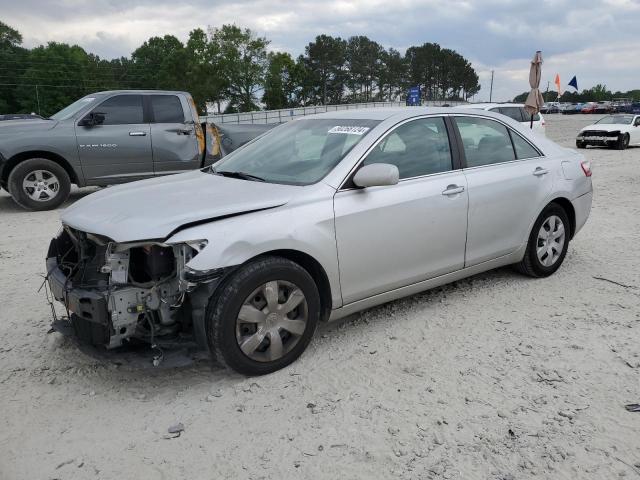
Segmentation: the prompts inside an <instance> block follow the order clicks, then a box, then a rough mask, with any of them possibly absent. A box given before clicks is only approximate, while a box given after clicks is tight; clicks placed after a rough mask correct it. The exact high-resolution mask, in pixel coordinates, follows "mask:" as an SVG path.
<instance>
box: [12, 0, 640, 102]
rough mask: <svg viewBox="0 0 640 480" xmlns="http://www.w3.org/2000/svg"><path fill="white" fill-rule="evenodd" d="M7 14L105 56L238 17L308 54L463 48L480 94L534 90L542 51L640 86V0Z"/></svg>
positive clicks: (132, 6) (147, 5)
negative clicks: (347, 45) (323, 39)
mask: <svg viewBox="0 0 640 480" xmlns="http://www.w3.org/2000/svg"><path fill="white" fill-rule="evenodd" d="M0 7H1V8H0V20H1V21H3V22H5V23H7V24H9V25H11V26H13V27H14V28H17V29H18V30H19V31H20V32H21V33H22V34H23V36H24V45H25V46H27V47H32V46H36V45H39V44H42V43H46V42H48V41H52V40H55V41H60V42H68V43H76V44H78V45H80V46H82V47H84V48H85V49H86V50H87V51H90V52H93V53H96V54H98V55H100V56H101V57H104V58H112V57H119V56H126V55H129V54H130V53H131V52H132V51H133V50H134V49H135V48H136V47H137V46H139V45H140V44H141V43H142V42H143V41H144V40H146V39H147V38H149V37H150V36H153V35H164V34H167V33H169V34H173V35H175V36H177V37H178V38H180V39H182V40H184V39H186V37H187V35H188V33H189V31H190V30H192V29H193V28H196V27H202V28H206V27H207V26H214V27H215V26H220V25H222V24H224V23H235V24H237V25H240V26H246V27H249V28H251V29H253V30H254V31H255V32H256V33H258V34H259V35H261V36H266V37H267V38H268V39H270V40H271V45H270V48H271V49H273V50H284V51H288V52H289V53H291V54H292V55H298V54H300V53H302V52H303V51H304V46H305V45H306V44H307V43H308V42H309V41H311V40H313V38H314V37H315V36H316V35H318V34H321V33H325V34H329V35H335V36H342V37H349V36H351V35H367V36H368V37H370V38H371V39H373V40H376V41H378V42H379V43H381V44H383V45H384V46H385V47H394V48H396V49H399V50H401V51H404V49H406V48H407V47H409V46H411V45H419V44H422V43H424V42H436V43H439V44H440V45H442V46H444V47H447V48H452V49H454V50H457V51H458V52H460V53H461V54H462V55H464V56H465V57H466V58H468V59H469V60H470V61H471V62H472V63H473V66H474V68H475V69H476V71H477V72H478V74H479V76H480V81H481V84H482V90H481V92H480V93H479V94H478V95H477V96H476V98H475V100H488V98H489V83H490V77H491V70H494V71H495V80H494V90H493V98H494V100H508V99H511V98H512V97H513V96H514V95H516V94H518V93H520V92H523V91H525V90H526V89H527V88H528V83H527V75H528V69H529V61H530V59H531V57H532V56H533V54H534V52H535V51H536V50H542V52H543V57H544V60H545V63H544V65H543V81H542V84H543V85H541V86H542V87H543V88H546V82H547V81H550V82H551V88H553V79H554V77H555V74H556V73H559V74H560V77H561V79H562V83H563V84H566V83H567V82H568V81H569V80H570V78H571V77H572V76H573V75H577V77H578V83H579V87H580V88H581V89H582V88H588V87H591V86H593V85H595V84H596V83H604V84H606V85H607V86H608V87H609V88H610V89H612V90H623V91H624V90H628V89H632V88H640V37H639V34H640V27H639V26H640V0H580V2H578V1H576V0H538V1H528V0H393V1H388V0H384V1H383V0H367V1H361V0H350V1H347V0H298V1H289V0H215V1H205V0H193V1H190V2H178V1H176V0H127V1H123V0H20V1H14V0H0Z"/></svg>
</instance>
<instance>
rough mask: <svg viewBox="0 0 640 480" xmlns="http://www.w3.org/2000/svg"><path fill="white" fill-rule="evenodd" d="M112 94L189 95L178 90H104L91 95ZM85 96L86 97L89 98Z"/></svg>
mask: <svg viewBox="0 0 640 480" xmlns="http://www.w3.org/2000/svg"><path fill="white" fill-rule="evenodd" d="M113 93H137V94H150V93H156V94H164V95H176V94H180V93H181V94H184V95H189V93H188V92H183V91H180V90H104V91H102V92H94V93H92V94H91V95H111V94H113ZM91 95H87V96H91Z"/></svg>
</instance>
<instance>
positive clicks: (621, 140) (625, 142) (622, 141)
mask: <svg viewBox="0 0 640 480" xmlns="http://www.w3.org/2000/svg"><path fill="white" fill-rule="evenodd" d="M628 146H629V134H628V133H625V134H624V135H620V136H619V137H618V142H617V143H616V149H617V150H625V149H626V148H627V147H628Z"/></svg>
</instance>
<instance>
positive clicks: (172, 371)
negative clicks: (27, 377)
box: [55, 267, 528, 394]
mask: <svg viewBox="0 0 640 480" xmlns="http://www.w3.org/2000/svg"><path fill="white" fill-rule="evenodd" d="M514 280H518V281H527V280H528V278H527V277H524V276H522V275H521V274H518V273H517V272H515V271H514V270H513V269H511V268H509V267H503V268H499V269H497V270H491V271H488V272H484V273H479V274H477V275H474V276H472V277H468V278H465V279H462V280H459V281H457V282H453V283H450V284H447V285H443V286H441V287H437V288H434V289H431V290H427V291H424V292H421V293H417V294H415V295H410V296H408V297H404V298H401V299H398V300H394V301H391V302H388V303H385V304H383V305H380V306H377V307H373V308H370V309H367V310H363V311H361V312H357V313H354V314H352V315H349V316H347V317H345V318H343V319H340V320H337V321H334V322H324V323H322V324H320V325H319V326H318V329H317V331H316V334H315V336H316V338H319V337H320V336H322V338H323V342H326V343H331V341H332V340H331V339H332V338H335V339H336V341H337V337H338V336H342V335H344V334H345V332H348V334H349V335H353V336H354V339H356V338H358V335H359V332H360V330H362V329H365V328H371V325H375V324H377V323H381V322H389V321H392V317H393V316H395V314H397V313H398V312H409V311H415V310H416V309H421V308H424V307H427V306H429V305H430V304H438V303H440V302H441V301H442V300H443V299H445V298H446V297H447V296H449V295H454V294H456V293H459V292H469V291H472V290H474V289H478V288H480V289H482V288H493V287H494V286H495V284H496V282H499V283H504V282H506V283H510V282H512V281H514ZM56 343H57V345H56V347H55V348H58V349H60V350H61V351H62V352H60V353H62V356H63V357H64V358H63V359H59V362H60V361H61V362H62V363H65V362H66V361H69V362H70V363H72V364H73V363H75V362H74V359H77V356H78V355H87V354H89V357H90V358H92V359H93V360H95V362H96V363H94V366H96V367H97V366H102V367H104V368H106V369H112V372H111V374H109V375H100V377H99V379H98V378H97V379H96V380H97V381H100V382H101V383H103V386H105V385H104V384H107V383H112V384H113V386H114V387H115V386H117V385H119V384H120V382H127V383H132V384H135V383H137V382H141V381H144V382H145V385H146V388H149V387H150V386H151V387H153V388H154V389H155V392H156V393H157V394H159V393H162V392H164V391H168V390H171V391H176V390H181V389H185V388H189V387H193V386H194V385H196V384H202V383H203V382H204V383H206V384H208V385H211V386H214V387H216V388H219V389H221V391H224V390H225V389H226V388H233V387H234V385H237V384H238V383H243V382H244V383H246V382H251V381H252V380H251V379H252V377H246V376H244V375H241V374H238V373H236V372H234V371H232V370H228V369H226V368H224V367H222V366H221V365H220V364H218V363H216V362H214V361H212V360H211V359H210V358H209V357H208V355H207V354H206V353H204V354H199V355H194V356H193V358H192V359H191V361H186V360H185V357H184V356H181V354H180V353H178V354H176V355H177V357H174V358H171V356H172V355H174V353H169V352H166V351H165V352H164V355H165V361H166V363H161V364H160V365H159V366H158V367H154V366H153V358H154V356H157V354H158V351H154V350H153V349H151V348H149V347H140V350H138V351H137V352H133V351H131V350H129V351H127V352H123V353H125V354H124V355H118V352H117V351H114V352H111V353H110V354H109V358H107V357H103V358H99V356H98V357H97V356H95V355H92V354H90V352H88V351H86V350H84V349H81V350H83V352H82V353H81V352H80V351H79V350H78V346H77V344H76V343H75V342H74V341H71V340H69V339H66V338H65V339H60V340H58V341H57V342H56ZM312 346H313V342H312ZM313 354H314V349H313V348H311V349H309V350H308V351H307V352H306V353H305V354H304V355H307V356H308V355H313ZM85 359H87V357H85ZM295 365H296V363H295V362H294V364H293V366H289V367H287V368H285V369H283V370H281V371H279V372H275V373H273V374H271V375H286V376H287V377H289V376H290V375H300V374H304V373H303V372H299V371H296V370H295ZM74 366H75V365H74ZM294 372H295V373H294ZM254 380H255V379H254Z"/></svg>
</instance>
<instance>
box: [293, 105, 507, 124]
mask: <svg viewBox="0 0 640 480" xmlns="http://www.w3.org/2000/svg"><path fill="white" fill-rule="evenodd" d="M459 107H463V108H459ZM459 107H457V108H456V110H455V111H452V109H451V108H449V107H377V108H358V109H353V110H337V111H334V112H326V113H318V114H315V115H313V118H320V119H327V120H332V119H335V120H340V119H343V120H345V119H349V120H380V121H383V120H387V119H391V118H393V119H395V120H403V119H405V118H413V117H419V116H422V115H438V114H440V115H447V114H451V113H456V114H460V113H469V114H473V115H478V113H479V112H478V109H477V108H470V106H468V105H461V106H459ZM482 114H483V115H485V114H486V115H488V116H495V117H496V118H502V116H499V114H497V113H494V112H489V111H487V112H483V113H482ZM304 118H309V117H302V119H304Z"/></svg>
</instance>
